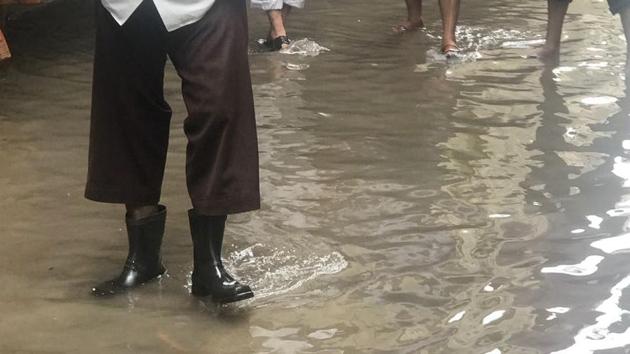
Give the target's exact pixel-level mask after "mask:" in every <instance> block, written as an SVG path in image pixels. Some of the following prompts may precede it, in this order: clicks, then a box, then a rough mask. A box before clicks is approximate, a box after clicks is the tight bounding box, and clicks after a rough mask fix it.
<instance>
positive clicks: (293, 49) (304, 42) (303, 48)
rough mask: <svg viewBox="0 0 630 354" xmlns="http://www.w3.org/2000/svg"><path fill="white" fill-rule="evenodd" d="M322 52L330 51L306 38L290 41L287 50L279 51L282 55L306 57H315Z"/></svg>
mask: <svg viewBox="0 0 630 354" xmlns="http://www.w3.org/2000/svg"><path fill="white" fill-rule="evenodd" d="M322 52H330V49H328V48H326V47H323V46H321V45H319V44H318V43H317V42H315V41H313V40H310V39H308V38H303V39H300V40H296V41H292V42H291V44H290V45H289V47H288V48H286V49H283V50H281V51H280V53H282V54H289V55H302V56H306V57H316V56H318V55H319V54H320V53H322Z"/></svg>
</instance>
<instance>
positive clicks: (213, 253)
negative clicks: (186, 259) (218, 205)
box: [188, 209, 254, 304]
mask: <svg viewBox="0 0 630 354" xmlns="http://www.w3.org/2000/svg"><path fill="white" fill-rule="evenodd" d="M188 217H189V219H190V232H191V235H192V240H193V251H194V270H193V274H192V294H193V295H195V296H212V300H213V301H215V302H218V303H223V304H226V303H230V302H236V301H241V300H246V299H249V298H252V297H254V293H253V292H252V289H251V288H250V287H249V286H247V285H243V284H241V283H239V282H238V281H236V280H235V279H234V278H233V277H232V276H231V275H230V274H229V273H228V272H227V271H226V270H225V268H224V267H223V262H222V260H221V248H222V246H223V232H224V230H225V220H226V219H227V217H226V216H204V215H200V214H198V213H197V212H196V211H195V210H194V209H191V210H189V211H188Z"/></svg>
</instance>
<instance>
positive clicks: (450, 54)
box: [442, 42, 461, 59]
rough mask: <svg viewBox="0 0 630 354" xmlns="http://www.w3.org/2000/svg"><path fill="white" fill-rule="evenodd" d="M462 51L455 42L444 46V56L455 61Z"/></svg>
mask: <svg viewBox="0 0 630 354" xmlns="http://www.w3.org/2000/svg"><path fill="white" fill-rule="evenodd" d="M460 51H461V50H460V49H459V47H458V46H457V44H456V43H455V42H449V43H444V44H442V54H444V56H446V59H453V58H457V57H459V52H460Z"/></svg>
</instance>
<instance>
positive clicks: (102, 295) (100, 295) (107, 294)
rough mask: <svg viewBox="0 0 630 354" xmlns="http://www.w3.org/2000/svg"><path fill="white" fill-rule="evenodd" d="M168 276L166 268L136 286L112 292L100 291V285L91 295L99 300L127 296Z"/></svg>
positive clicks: (94, 288)
mask: <svg viewBox="0 0 630 354" xmlns="http://www.w3.org/2000/svg"><path fill="white" fill-rule="evenodd" d="M167 274H168V271H167V270H166V268H164V269H163V270H162V271H161V272H160V273H158V274H156V275H154V276H153V277H151V278H149V279H147V280H145V281H143V282H140V283H138V284H135V285H134V286H130V287H120V288H116V289H113V292H112V291H104V290H103V289H99V288H98V285H97V286H95V287H93V288H92V290H91V291H90V293H91V294H92V295H93V296H95V297H98V298H108V297H114V296H116V295H121V294H125V293H128V292H129V291H132V290H134V289H138V288H140V287H143V286H144V285H146V284H149V283H153V282H156V281H159V280H160V279H162V277H164V276H165V275H167ZM99 285H100V284H99Z"/></svg>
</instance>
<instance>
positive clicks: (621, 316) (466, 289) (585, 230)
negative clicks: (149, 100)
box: [0, 0, 630, 354]
mask: <svg viewBox="0 0 630 354" xmlns="http://www.w3.org/2000/svg"><path fill="white" fill-rule="evenodd" d="M399 2H400V3H399ZM426 3H427V4H426V9H425V17H426V18H425V22H426V23H427V25H428V27H427V29H426V30H424V31H419V32H415V33H407V34H404V35H402V36H399V35H394V34H392V33H391V30H390V27H391V25H393V24H395V23H397V21H399V20H400V19H401V18H402V17H403V14H404V11H405V10H404V5H403V3H402V1H365V0H347V1H332V0H313V1H311V3H310V4H308V6H307V9H305V10H303V11H296V13H295V14H294V16H293V17H292V18H291V22H290V24H289V28H290V32H291V34H292V37H293V38H294V39H296V40H299V41H298V42H296V44H294V46H293V47H292V48H291V49H289V50H288V51H286V52H285V53H266V52H263V51H261V50H260V46H259V44H258V43H257V39H258V38H262V37H264V36H265V30H266V27H265V26H266V25H265V18H264V16H263V14H261V13H260V12H257V11H252V12H251V13H250V18H251V25H250V33H251V40H250V48H251V68H252V77H253V83H254V93H255V99H256V110H257V121H258V127H259V136H260V151H261V184H262V194H263V206H262V209H261V210H260V211H258V212H255V213H250V214H245V215H236V216H233V217H231V218H230V220H229V227H228V231H227V232H228V234H227V236H226V237H227V239H228V246H227V249H226V250H225V258H226V259H227V260H228V263H229V266H230V268H231V269H233V270H234V273H236V275H238V277H239V278H241V279H243V280H244V281H246V282H249V283H250V284H251V285H252V287H253V288H254V290H255V291H256V293H257V295H258V296H257V297H256V298H255V299H254V300H253V301H250V302H247V303H243V304H238V305H234V306H230V307H217V306H215V305H212V304H211V303H208V302H204V301H200V300H198V299H195V298H192V297H191V296H190V295H189V286H188V284H189V276H190V275H189V274H190V272H191V270H192V264H191V263H192V262H191V256H192V250H191V242H190V237H189V231H188V222H187V218H186V210H187V208H188V207H189V201H188V199H187V193H186V190H185V183H184V181H185V176H184V154H185V144H186V140H185V137H184V134H183V130H182V122H183V118H184V117H185V109H184V106H183V103H182V101H181V98H180V93H179V81H178V78H177V76H176V74H175V73H174V71H173V70H172V68H169V70H168V73H167V80H166V81H167V84H166V85H167V87H166V91H167V96H168V99H169V102H170V103H171V105H172V106H173V108H174V111H175V115H174V119H173V125H172V133H171V146H170V154H169V159H168V163H167V172H166V178H165V185H164V195H163V202H164V203H165V204H167V205H168V207H169V219H168V225H167V236H166V240H165V245H164V257H165V261H166V265H167V267H168V269H169V275H168V276H167V277H165V278H163V279H162V280H161V281H160V282H158V283H152V284H148V285H146V286H144V287H142V288H141V289H138V290H136V291H133V292H130V293H129V294H128V295H126V296H122V297H119V298H115V299H105V300H104V299H95V298H93V297H92V296H91V295H90V292H89V290H90V288H91V286H92V285H93V284H95V282H97V281H99V280H103V279H105V278H107V277H110V276H113V275H115V274H116V273H117V272H118V271H119V267H120V265H121V264H122V262H123V259H124V257H125V255H126V237H125V231H124V223H123V210H122V209H121V208H120V207H119V206H112V205H101V204H96V203H91V202H88V201H85V200H84V199H83V197H82V194H83V183H84V179H85V173H86V160H87V143H88V140H87V134H88V128H89V108H90V82H91V71H92V68H91V60H92V40H93V29H92V20H91V15H92V11H93V8H92V6H91V4H90V3H89V2H82V1H72V0H69V1H63V0H61V1H58V2H55V3H53V4H52V5H49V6H46V7H39V8H36V9H31V10H29V11H27V12H21V10H20V11H19V12H18V13H14V14H13V15H12V18H11V20H10V21H9V23H8V25H9V27H8V35H9V37H10V38H12V40H13V43H12V44H13V50H14V54H15V60H14V62H13V63H12V65H11V67H9V68H8V69H7V70H5V71H3V72H2V73H1V74H0V75H1V76H0V183H1V186H2V187H1V188H0V239H1V242H2V247H0V269H1V270H2V271H1V272H0V283H1V284H2V286H1V287H0V313H2V316H1V317H0V352H2V353H18V352H19V353H283V354H284V353H473V354H477V353H479V354H490V353H491V354H499V353H518V354H521V353H528V354H529V353H552V352H555V353H576V354H582V353H602V354H603V353H606V354H610V353H627V352H630V297H629V296H630V262H628V254H627V253H628V252H629V251H630V230H629V229H630V191H629V190H628V188H630V154H629V152H630V120H629V117H628V114H629V113H630V98H628V97H627V96H626V90H625V84H624V80H623V75H622V73H623V70H624V60H625V56H624V54H625V41H624V39H623V36H622V32H621V26H620V24H619V23H618V22H619V20H618V19H617V18H613V17H612V16H611V15H610V14H609V13H608V12H607V8H606V5H605V2H601V1H590V0H584V1H577V2H575V4H574V5H573V7H572V8H571V10H570V14H569V16H568V19H567V20H568V21H567V24H566V26H565V39H564V47H563V50H562V54H563V55H562V59H561V63H560V66H559V67H557V68H545V67H544V66H543V65H542V64H540V63H539V62H538V61H537V60H535V59H531V58H528V56H530V55H531V54H532V53H533V52H535V48H536V47H537V46H539V45H540V44H541V40H542V38H543V35H544V30H545V20H546V4H545V2H544V1H539V0H536V1H534V0H524V1H514V0H497V1H493V2H488V1H482V0H469V1H464V4H463V6H462V20H461V26H460V27H459V29H458V31H459V35H460V38H461V46H462V48H463V49H464V52H463V55H462V57H461V58H460V60H456V61H451V62H446V61H445V60H444V58H443V57H442V56H441V55H439V54H438V52H437V51H436V49H437V48H438V47H439V42H440V38H439V35H440V22H439V18H438V11H439V10H438V8H437V2H430V1H427V2H426ZM626 192H629V193H628V194H627V193H626Z"/></svg>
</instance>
